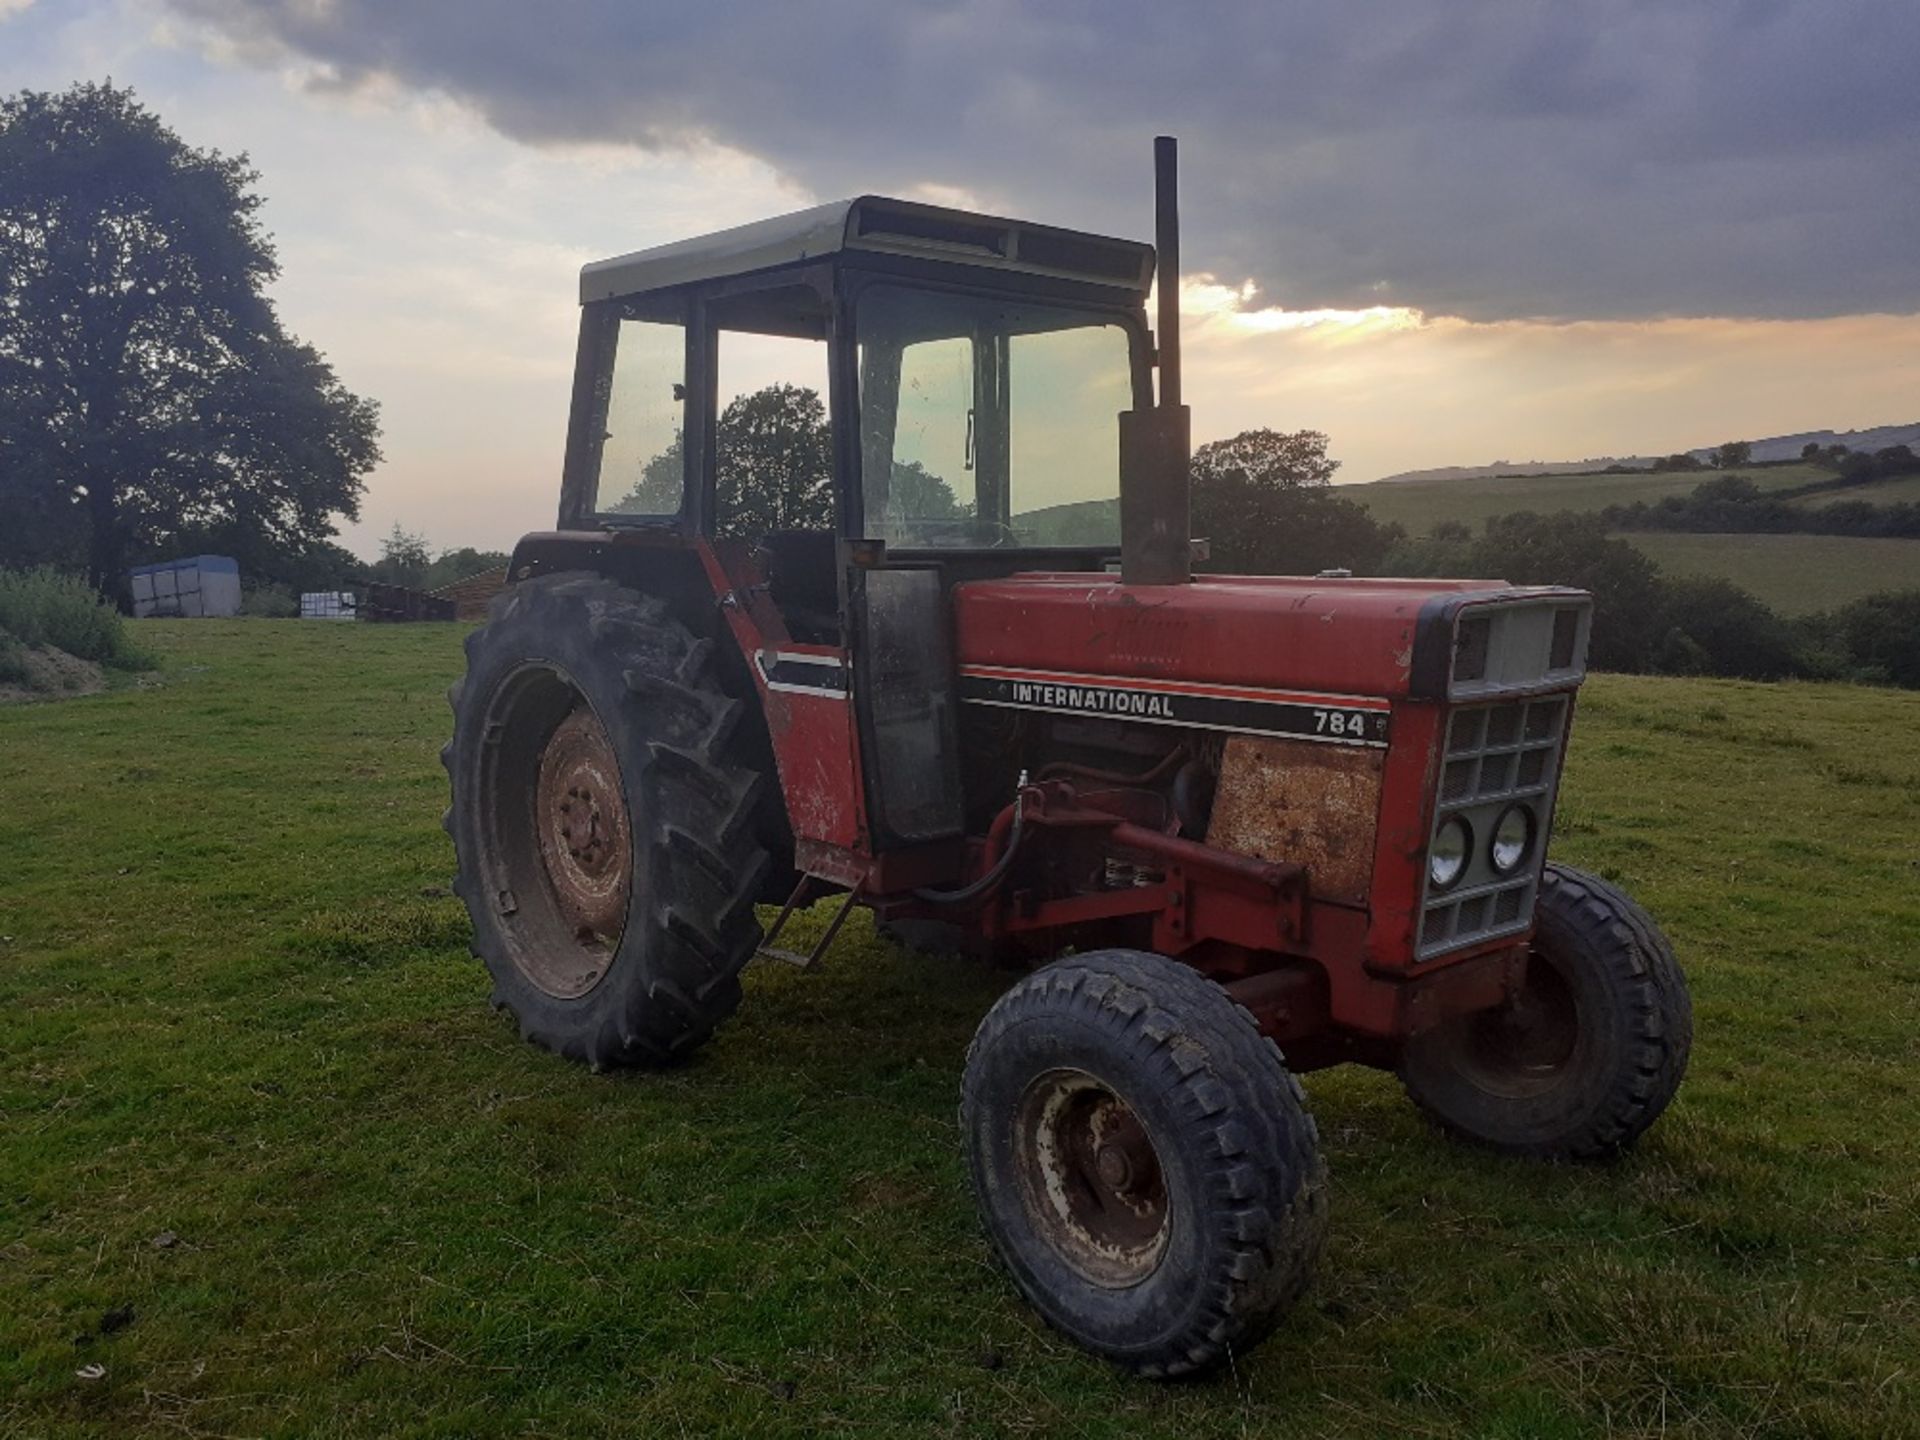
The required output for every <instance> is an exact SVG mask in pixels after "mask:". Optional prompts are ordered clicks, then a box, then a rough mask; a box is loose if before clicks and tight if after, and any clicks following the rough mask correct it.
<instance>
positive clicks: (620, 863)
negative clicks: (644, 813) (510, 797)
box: [534, 703, 633, 948]
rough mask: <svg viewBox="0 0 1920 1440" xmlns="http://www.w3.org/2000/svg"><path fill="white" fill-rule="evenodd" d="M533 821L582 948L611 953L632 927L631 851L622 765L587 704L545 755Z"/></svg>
mask: <svg viewBox="0 0 1920 1440" xmlns="http://www.w3.org/2000/svg"><path fill="white" fill-rule="evenodd" d="M534 817H535V824H536V828H537V831H538V834H539V841H540V860H541V864H542V865H543V866H544V868H545V870H546V876H547V880H548V883H549V884H551V886H552V887H553V894H554V898H555V900H556V901H557V902H558V904H559V907H560V910H561V913H562V915H563V916H564V918H565V919H566V921H567V923H568V925H569V928H571V930H572V931H573V934H574V936H575V938H576V939H577V940H579V941H580V942H581V943H582V944H598V945H601V946H603V947H605V948H611V947H612V945H614V944H617V943H618V941H619V938H620V932H621V930H622V929H623V928H624V927H625V925H626V915H627V901H628V898H629V895H630V892H631V890H632V885H633V844H632V835H631V833H630V831H629V828H628V823H627V805H626V795H625V790H624V788H623V787H622V785H621V782H620V762H619V759H618V757H617V756H616V755H615V754H614V750H613V744H612V742H611V741H610V740H608V738H607V732H606V728H605V727H604V726H602V725H601V723H600V721H599V719H598V718H597V717H596V716H595V715H594V713H593V711H592V710H591V709H589V708H588V707H587V706H586V705H585V704H584V703H581V704H577V705H575V707H574V708H573V709H572V711H570V712H569V713H568V715H567V717H566V718H565V719H564V720H562V721H561V722H560V723H559V725H558V726H556V727H555V728H554V731H553V734H552V735H551V736H550V737H548V740H547V744H546V748H545V749H544V750H543V751H542V752H541V756H540V771H539V781H538V784H537V785H536V787H535V793H534Z"/></svg>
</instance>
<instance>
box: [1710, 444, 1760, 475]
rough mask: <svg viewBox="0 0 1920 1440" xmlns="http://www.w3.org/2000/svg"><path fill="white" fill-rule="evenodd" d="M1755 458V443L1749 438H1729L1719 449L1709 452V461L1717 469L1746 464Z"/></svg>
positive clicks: (1727, 468)
mask: <svg viewBox="0 0 1920 1440" xmlns="http://www.w3.org/2000/svg"><path fill="white" fill-rule="evenodd" d="M1752 459H1753V443H1752V442H1751V441H1748V440H1729V441H1728V442H1727V443H1726V444H1724V445H1722V446H1721V447H1720V448H1719V449H1717V450H1710V451H1708V452H1707V463H1708V464H1709V465H1711V466H1712V467H1713V468H1714V469H1716V470H1731V469H1733V467H1734V466H1736V465H1745V464H1747V463H1749V462H1750V461H1751V460H1752Z"/></svg>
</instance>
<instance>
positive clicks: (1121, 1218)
mask: <svg viewBox="0 0 1920 1440" xmlns="http://www.w3.org/2000/svg"><path fill="white" fill-rule="evenodd" d="M1014 1127H1015V1133H1014V1163H1015V1165H1016V1167H1017V1169H1018V1172H1019V1180H1020V1187H1021V1191H1022V1193H1023V1195H1024V1196H1025V1198H1026V1202H1027V1210H1028V1213H1029V1215H1030V1216H1031V1217H1032V1219H1033V1221H1034V1225H1035V1228H1036V1229H1037V1230H1038V1231H1039V1232H1040V1233H1041V1234H1042V1235H1043V1236H1044V1237H1045V1238H1046V1239H1047V1240H1048V1241H1049V1242H1050V1243H1051V1244H1052V1246H1053V1248H1054V1249H1055V1250H1056V1251H1058V1252H1059V1254H1060V1256H1061V1258H1062V1259H1064V1260H1065V1261H1066V1262H1067V1264H1069V1265H1071V1266H1072V1267H1073V1268H1074V1269H1075V1270H1077V1271H1078V1272H1079V1273H1080V1274H1081V1275H1083V1276H1085V1277H1086V1278H1087V1279H1089V1280H1091V1281H1093V1282H1094V1283H1095V1284H1097V1285H1102V1286H1105V1287H1107V1288H1110V1289H1120V1288H1123V1287H1126V1286H1129V1285H1137V1284H1139V1283H1140V1282H1141V1281H1142V1280H1145V1279H1146V1278H1147V1277H1148V1276H1149V1275H1151V1274H1152V1273H1153V1272H1154V1270H1155V1269H1156V1268H1158V1266H1159V1264H1160V1258H1161V1256H1162V1255H1163V1254H1164V1253H1165V1251H1166V1244H1167V1236H1168V1233H1169V1231H1170V1228H1171V1227H1170V1224H1169V1220H1170V1209H1169V1206H1168V1203H1167V1187H1166V1180H1165V1177H1164V1176H1163V1175H1162V1173H1161V1169H1160V1157H1159V1155H1158V1153H1157V1152H1156V1151H1155V1150H1154V1147H1153V1141H1152V1138H1151V1137H1150V1136H1149V1135H1148V1134H1147V1130H1146V1127H1145V1126H1144V1125H1142V1124H1141V1122H1140V1119H1139V1117H1138V1116H1137V1115H1136V1114H1135V1113H1134V1111H1133V1109H1132V1107H1131V1106H1129V1105H1128V1104H1127V1102H1126V1101H1125V1100H1124V1099H1122V1098H1121V1097H1120V1095H1118V1094H1117V1093H1116V1092H1115V1091H1113V1090H1112V1089H1111V1088H1110V1087H1108V1086H1107V1085H1106V1084H1105V1083H1103V1082H1102V1081H1100V1080H1099V1079H1097V1078H1096V1077H1094V1076H1092V1075H1089V1074H1087V1073H1085V1072H1084V1071H1079V1070H1055V1071H1050V1072H1048V1073H1047V1074H1045V1075H1042V1076H1039V1077H1038V1078H1037V1079H1035V1080H1034V1082H1033V1083H1032V1084H1031V1085H1030V1086H1028V1087H1027V1093H1026V1095H1025V1097H1024V1098H1023V1100H1022V1102H1021V1105H1020V1109H1019V1111H1018V1113H1017V1115H1016V1117H1015V1121H1014Z"/></svg>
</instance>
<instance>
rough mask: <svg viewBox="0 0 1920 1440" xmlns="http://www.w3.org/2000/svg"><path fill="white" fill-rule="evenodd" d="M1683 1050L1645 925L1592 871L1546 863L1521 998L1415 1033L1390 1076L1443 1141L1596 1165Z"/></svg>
mask: <svg viewBox="0 0 1920 1440" xmlns="http://www.w3.org/2000/svg"><path fill="white" fill-rule="evenodd" d="M1692 1043H1693V1006H1692V1003H1691V1001H1690V1000H1689V998H1688V995H1687V982H1686V978H1685V977H1684V976H1683V975H1682V974H1681V973H1680V965H1679V962H1678V961H1676V960H1675V959H1674V955H1673V947H1672V946H1671V945H1669V944H1668V943H1667V938H1666V936H1664V935H1662V934H1661V933H1660V929H1659V927H1658V926H1657V925H1655V924H1654V923H1653V919H1652V917H1651V916H1649V915H1648V914H1647V912H1646V911H1645V910H1642V909H1641V908H1640V907H1639V906H1638V905H1636V904H1635V903H1634V902H1633V901H1632V900H1631V899H1630V898H1628V896H1627V895H1626V893H1625V892H1624V891H1622V890H1620V889H1619V888H1618V887H1616V886H1614V885H1610V884H1608V883H1607V882H1606V881H1605V880H1602V879H1601V878H1600V877H1599V876H1597V875H1589V874H1588V873H1587V872H1585V871H1584V870H1575V869H1572V868H1570V867H1568V866H1564V865H1554V864H1549V865H1548V866H1547V868H1546V874H1545V876H1544V877H1543V878H1542V880H1541V886H1540V899H1539V902H1538V905H1537V907H1536V911H1535V920H1534V939H1533V946H1532V953H1531V954H1530V955H1529V956H1528V960H1527V976H1526V981H1525V984H1524V986H1523V988H1522V989H1521V992H1520V993H1519V994H1518V995H1517V996H1515V997H1514V999H1513V1000H1512V1001H1511V1002H1509V1003H1508V1004H1507V1005H1504V1006H1502V1007H1500V1008H1499V1009H1497V1010H1489V1011H1482V1012H1480V1013H1479V1014H1474V1015H1463V1016H1460V1017H1458V1018H1456V1019H1453V1020H1449V1021H1447V1022H1445V1023H1444V1024H1442V1025H1440V1026H1438V1027H1436V1028H1434V1029H1432V1030H1428V1031H1425V1032H1423V1033H1421V1034H1419V1035H1417V1036H1415V1037H1414V1038H1413V1039H1412V1040H1410V1041H1409V1042H1408V1043H1407V1048H1406V1052H1405V1054H1404V1055H1403V1056H1402V1059H1401V1066H1400V1075H1401V1079H1402V1081H1403V1082H1404V1083H1405V1085H1406V1087H1407V1093H1408V1094H1409V1095H1410V1096H1412V1098H1413V1101H1414V1103H1415V1104H1416V1105H1418V1106H1419V1107H1420V1108H1421V1109H1422V1110H1424V1111H1426V1112H1427V1114H1428V1115H1429V1116H1430V1117H1432V1118H1433V1119H1434V1120H1435V1121H1436V1122H1437V1123H1438V1124H1439V1125H1440V1126H1441V1127H1442V1128H1443V1129H1445V1130H1448V1131H1450V1132H1452V1133H1453V1134H1456V1135H1459V1136H1461V1137H1463V1138H1465V1139H1468V1140H1473V1141H1477V1142H1478V1143H1480V1144H1483V1145H1487V1146H1490V1147H1492V1148H1493V1149H1496V1150H1503V1151H1506V1152H1507V1153H1509V1154H1514V1155H1528V1156H1535V1157H1540V1158H1546V1159H1594V1158H1598V1157H1601V1156H1606V1155H1611V1154H1614V1153H1617V1152H1618V1151H1621V1150H1624V1149H1626V1148H1627V1147H1628V1146H1629V1145H1631V1144H1633V1142H1634V1141H1635V1140H1637V1139H1639V1137H1640V1136H1641V1134H1642V1133H1643V1132H1644V1131H1645V1130H1646V1129H1647V1127H1648V1126H1650V1125H1652V1124H1653V1122H1654V1121H1655V1120H1657V1119H1659V1117H1660V1113H1661V1112H1662V1111H1663V1110H1665V1109H1666V1108H1667V1104H1668V1102H1670V1101H1671V1100H1672V1099H1673V1095H1674V1091H1675V1090H1677V1089H1678V1088H1679V1085H1680V1079H1681V1076H1682V1075H1683V1074H1685V1072H1686V1068H1687V1052H1688V1050H1689V1048H1690V1047H1691V1045H1692Z"/></svg>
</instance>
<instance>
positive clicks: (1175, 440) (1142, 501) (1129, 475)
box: [1120, 135, 1193, 585]
mask: <svg viewBox="0 0 1920 1440" xmlns="http://www.w3.org/2000/svg"><path fill="white" fill-rule="evenodd" d="M1153 182H1154V183H1153V213H1154V236H1153V243H1154V284H1155V286H1156V287H1157V289H1158V291H1159V301H1160V303H1159V312H1160V313H1159V333H1158V334H1157V335H1156V336H1155V337H1154V342H1155V349H1156V351H1157V354H1156V357H1155V363H1156V366H1157V368H1158V369H1159V371H1160V387H1159V388H1160V398H1159V404H1157V405H1156V406H1154V407H1153V408H1152V409H1151V410H1126V411H1123V412H1121V415H1120V580H1121V583H1122V584H1126V585H1184V584H1186V583H1187V582H1188V581H1190V580H1191V579H1192V578H1193V538H1192V524H1191V518H1190V515H1189V510H1188V493H1187V491H1188V478H1187V464H1188V460H1189V458H1190V456H1191V438H1190V437H1191V430H1192V420H1191V416H1190V413H1189V412H1188V410H1187V407H1186V406H1185V405H1183V404H1181V403H1180V165H1179V153H1178V147H1177V142H1176V141H1175V140H1174V138H1173V137H1172V136H1171V135H1160V136H1156V137H1155V138H1154V142H1153Z"/></svg>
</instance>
